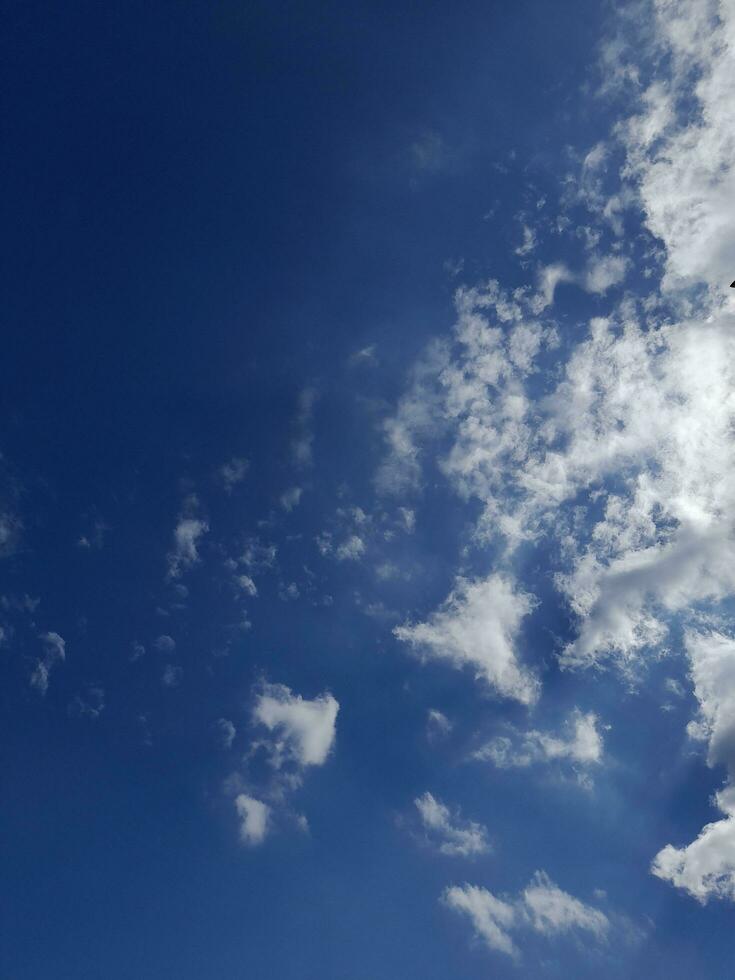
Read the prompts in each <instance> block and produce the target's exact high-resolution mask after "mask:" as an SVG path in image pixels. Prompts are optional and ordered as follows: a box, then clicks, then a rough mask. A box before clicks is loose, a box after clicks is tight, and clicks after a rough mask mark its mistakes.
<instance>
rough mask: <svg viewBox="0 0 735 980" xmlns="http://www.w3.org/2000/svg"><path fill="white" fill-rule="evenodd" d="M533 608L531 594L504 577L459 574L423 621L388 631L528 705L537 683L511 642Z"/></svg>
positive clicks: (500, 692)
mask: <svg viewBox="0 0 735 980" xmlns="http://www.w3.org/2000/svg"><path fill="white" fill-rule="evenodd" d="M533 607H534V599H533V597H532V596H530V595H528V593H526V592H523V591H522V590H520V589H518V588H517V586H516V585H515V583H514V582H513V581H512V580H511V579H510V578H508V577H505V576H502V575H499V574H494V575H490V576H489V577H488V578H487V579H484V580H482V579H478V580H476V581H469V580H467V579H461V578H460V579H458V580H457V582H456V583H455V587H454V590H453V591H452V592H451V593H450V595H449V596H448V597H447V599H446V600H445V601H444V603H443V604H442V605H441V607H440V608H439V609H438V610H437V611H436V612H434V613H432V614H431V616H430V617H429V619H428V620H427V621H426V622H424V623H417V624H414V625H411V624H408V625H405V626H397V627H396V628H395V629H394V631H393V632H394V634H395V636H396V637H397V638H398V639H399V640H401V641H402V642H404V643H408V644H410V645H411V646H412V647H413V648H414V649H416V650H418V651H419V653H420V654H421V655H422V656H423V657H425V658H426V659H434V660H447V661H448V662H449V663H451V664H452V665H453V666H454V667H457V668H462V667H470V668H471V669H472V670H473V671H474V673H475V677H476V678H477V679H478V680H482V681H484V682H485V683H486V684H488V685H489V686H490V687H492V688H494V689H495V690H496V691H497V692H498V693H499V694H501V695H503V696H504V697H508V698H514V699H515V700H517V701H520V702H521V703H522V704H532V703H533V702H534V701H535V700H536V699H537V697H538V691H539V682H538V679H537V678H536V677H535V676H534V675H533V674H532V673H531V672H530V671H529V670H527V669H526V668H525V667H523V666H522V665H521V663H520V662H519V660H518V657H517V654H516V649H515V645H516V640H517V637H518V632H519V630H520V625H521V622H522V620H523V619H524V617H526V616H527V615H528V614H529V613H530V612H531V610H532V609H533Z"/></svg>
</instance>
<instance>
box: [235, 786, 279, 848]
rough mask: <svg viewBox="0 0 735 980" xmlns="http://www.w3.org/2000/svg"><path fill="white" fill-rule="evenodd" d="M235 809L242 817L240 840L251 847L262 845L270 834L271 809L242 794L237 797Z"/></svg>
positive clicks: (259, 801)
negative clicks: (269, 819)
mask: <svg viewBox="0 0 735 980" xmlns="http://www.w3.org/2000/svg"><path fill="white" fill-rule="evenodd" d="M235 809H236V810H237V814H238V816H239V817H240V840H241V841H242V842H243V843H244V844H249V845H251V846H256V845H257V844H262V843H263V841H264V840H265V837H266V834H267V833H268V818H269V816H270V812H271V809H270V807H269V806H268V805H267V804H266V803H263V802H262V801H261V800H256V799H254V798H253V797H252V796H248V795H247V794H246V793H240V794H238V796H236V797H235Z"/></svg>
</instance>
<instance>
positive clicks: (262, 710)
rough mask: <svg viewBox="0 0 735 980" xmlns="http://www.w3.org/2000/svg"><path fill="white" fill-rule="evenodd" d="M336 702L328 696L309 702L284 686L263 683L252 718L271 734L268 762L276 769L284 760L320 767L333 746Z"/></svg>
mask: <svg viewBox="0 0 735 980" xmlns="http://www.w3.org/2000/svg"><path fill="white" fill-rule="evenodd" d="M338 711H339V703H338V702H337V700H336V698H334V697H333V695H331V694H329V693H325V694H320V695H319V696H318V697H316V698H314V699H313V700H311V701H309V700H307V699H306V698H302V697H301V695H299V694H293V693H292V691H291V690H290V689H289V688H288V687H286V686H285V685H284V684H264V685H263V687H262V690H261V691H260V693H259V694H258V696H257V697H256V700H255V704H254V707H253V711H252V717H253V720H254V721H255V722H257V723H258V724H261V725H264V726H265V727H266V728H267V729H268V730H269V731H270V732H271V733H273V736H274V740H273V743H272V752H271V759H272V761H273V764H274V766H275V767H276V768H280V767H281V766H282V765H283V763H284V762H285V761H292V762H295V763H297V764H298V765H299V766H304V767H305V766H321V765H323V764H324V763H325V762H326V759H327V757H328V755H329V753H330V751H331V749H332V746H333V745H334V741H335V737H336V731H337V729H336V724H337V713H338Z"/></svg>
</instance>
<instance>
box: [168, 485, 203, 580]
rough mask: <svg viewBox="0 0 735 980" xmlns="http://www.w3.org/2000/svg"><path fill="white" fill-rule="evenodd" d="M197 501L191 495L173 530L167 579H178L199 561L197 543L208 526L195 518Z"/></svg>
mask: <svg viewBox="0 0 735 980" xmlns="http://www.w3.org/2000/svg"><path fill="white" fill-rule="evenodd" d="M197 509H198V500H197V498H196V497H195V496H194V495H192V496H191V497H189V498H188V499H187V500H186V501H185V502H184V509H183V513H182V515H181V517H180V518H179V521H178V523H177V525H176V527H175V528H174V543H173V547H172V549H171V551H170V552H169V553H168V578H169V579H176V578H179V577H180V576H181V574H182V572H184V571H185V570H186V569H187V568H189V567H190V566H191V565H194V564H195V563H196V562H198V561H199V541H200V539H201V538H202V536H203V535H205V534H206V533H207V531H209V524H208V523H207V522H206V521H205V520H202V519H201V518H200V517H197V516H196V511H197Z"/></svg>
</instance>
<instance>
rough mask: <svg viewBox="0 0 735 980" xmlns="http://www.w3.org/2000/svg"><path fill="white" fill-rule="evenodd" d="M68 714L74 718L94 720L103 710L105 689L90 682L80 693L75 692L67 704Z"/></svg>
mask: <svg viewBox="0 0 735 980" xmlns="http://www.w3.org/2000/svg"><path fill="white" fill-rule="evenodd" d="M68 710H69V714H70V715H72V717H76V718H89V719H90V720H91V721H96V720H97V718H99V716H100V715H101V714H102V712H103V711H104V710H105V691H104V688H103V687H101V686H100V685H99V684H90V685H88V687H87V689H86V690H85V691H84V693H82V694H77V695H76V696H75V697H74V698H73V699H72V701H71V702H70V704H69V708H68Z"/></svg>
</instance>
